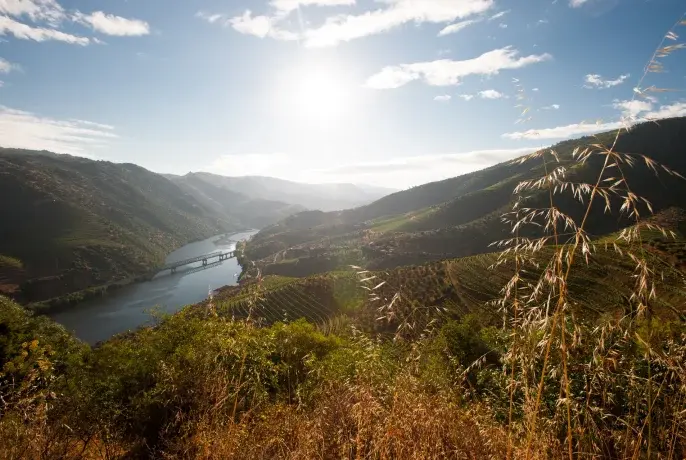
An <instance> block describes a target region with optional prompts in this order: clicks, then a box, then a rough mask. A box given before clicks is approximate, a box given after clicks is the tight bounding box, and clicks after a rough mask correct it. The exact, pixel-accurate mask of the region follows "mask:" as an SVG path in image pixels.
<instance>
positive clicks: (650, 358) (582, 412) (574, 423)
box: [498, 16, 686, 460]
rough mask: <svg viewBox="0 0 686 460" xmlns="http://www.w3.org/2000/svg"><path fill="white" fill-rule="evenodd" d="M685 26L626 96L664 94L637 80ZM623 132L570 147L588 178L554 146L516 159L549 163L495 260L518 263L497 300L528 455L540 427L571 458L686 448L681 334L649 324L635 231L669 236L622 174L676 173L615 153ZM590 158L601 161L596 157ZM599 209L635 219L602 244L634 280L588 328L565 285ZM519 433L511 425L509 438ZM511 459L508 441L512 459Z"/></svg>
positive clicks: (668, 453)
mask: <svg viewBox="0 0 686 460" xmlns="http://www.w3.org/2000/svg"><path fill="white" fill-rule="evenodd" d="M684 24H685V22H684V21H683V16H682V17H681V18H680V19H679V21H677V23H676V24H675V25H674V26H673V27H672V28H671V29H670V30H669V31H668V33H667V34H666V35H665V37H664V38H663V40H662V42H661V43H660V45H659V46H658V48H657V49H656V51H655V53H654V55H653V56H652V57H651V59H650V60H649V63H648V65H647V66H646V69H645V72H644V75H643V76H642V77H641V79H640V81H639V83H638V85H637V88H636V90H635V91H634V98H637V97H639V98H645V97H654V96H653V95H655V94H658V93H661V92H664V91H665V90H662V89H659V88H655V87H652V86H650V87H645V88H644V87H643V84H644V81H645V80H646V78H647V76H648V74H649V73H651V72H659V71H661V70H662V69H663V65H662V63H661V59H663V58H665V57H666V56H668V55H669V54H671V53H673V52H674V51H677V50H678V49H681V48H682V47H683V45H665V42H666V41H668V40H674V41H676V40H678V35H677V32H678V28H679V27H681V26H683V25H684ZM522 98H523V96H522ZM527 111H528V110H527V109H525V110H524V113H526V112H527ZM524 113H523V114H522V115H524ZM633 122H634V120H625V124H626V128H625V129H624V130H630V129H631V126H630V125H631V123H633ZM621 132H622V130H618V131H617V134H616V136H615V138H614V142H613V143H612V144H611V145H606V144H603V143H602V142H598V143H595V144H591V145H589V146H588V147H587V148H585V149H577V150H576V151H575V152H574V155H573V157H574V159H575V161H576V162H577V164H579V165H587V164H600V165H601V166H600V168H599V170H598V171H597V180H596V181H595V182H594V183H574V182H570V181H568V180H567V179H566V175H567V171H568V168H566V167H565V166H562V165H561V164H560V158H559V157H558V155H557V153H556V152H555V151H553V150H549V151H546V150H540V151H538V152H535V153H534V154H532V155H529V156H527V157H525V158H523V159H521V160H519V161H521V162H525V161H533V160H538V161H541V162H542V164H543V167H544V171H545V175H544V176H543V177H541V178H539V179H537V180H530V181H524V182H521V183H520V184H519V186H518V187H517V188H516V189H515V194H516V195H517V196H518V198H519V200H518V201H517V203H516V205H515V207H514V209H513V211H512V213H510V214H509V215H507V216H505V218H504V220H505V222H507V223H508V224H509V225H511V226H512V233H513V237H512V238H511V239H508V240H505V241H502V242H500V243H498V244H499V246H500V247H502V248H503V249H504V252H503V253H502V254H501V258H500V260H499V262H498V264H502V263H505V262H506V261H507V262H510V263H512V262H514V265H515V267H516V270H515V273H514V275H513V277H512V278H511V280H510V281H509V283H508V284H507V285H506V286H505V288H504V289H503V297H502V299H501V302H500V305H501V307H502V310H503V314H504V318H505V324H506V327H507V328H508V329H509V330H510V333H511V336H512V347H511V348H510V350H509V353H508V354H507V356H506V362H507V363H508V368H509V372H508V374H509V401H510V402H509V404H510V409H509V426H510V430H514V429H515V420H514V417H513V413H514V412H515V410H517V409H523V413H524V416H523V423H524V426H525V431H526V444H527V448H526V452H527V453H526V458H532V457H534V456H535V455H534V448H533V444H534V440H535V439H536V436H537V435H538V433H539V432H540V430H541V429H544V428H545V429H550V430H552V431H553V432H556V433H558V434H559V438H560V439H563V440H564V444H565V445H566V453H565V458H569V459H570V460H571V459H573V458H580V457H606V458H607V457H609V458H632V459H633V458H653V457H657V458H670V459H671V458H682V457H683V456H684V455H686V452H685V451H684V448H685V447H684V446H685V445H686V410H684V408H685V407H686V405H684V394H686V366H685V365H684V360H683V358H684V350H685V349H686V347H685V346H684V343H685V341H686V337H684V335H683V334H680V333H679V332H676V333H671V331H665V330H664V329H662V328H661V327H660V322H659V321H657V320H655V316H654V308H653V304H654V303H655V302H656V301H657V297H658V295H659V294H658V293H657V291H656V280H657V279H658V278H659V276H660V272H659V270H657V269H656V268H655V267H654V266H652V265H651V264H650V258H649V257H648V255H647V251H646V247H645V244H644V241H643V239H642V235H643V233H644V229H649V230H651V231H657V232H660V233H662V235H664V236H665V237H668V236H674V235H673V233H671V232H670V231H669V230H666V229H663V228H660V227H659V226H658V225H656V224H655V223H653V222H651V221H649V220H646V219H647V218H649V217H651V215H652V214H653V210H652V207H651V204H650V201H649V200H648V199H647V198H645V197H641V196H638V195H636V194H635V193H634V192H633V191H632V188H631V185H630V184H629V183H628V182H627V179H626V174H625V172H626V170H627V169H629V168H634V167H640V166H643V167H645V168H646V169H647V170H648V172H649V173H654V174H656V175H658V174H668V175H673V176H679V177H681V176H680V175H679V174H678V173H676V172H674V171H672V170H671V169H669V167H667V166H666V165H660V164H657V163H656V162H655V161H653V160H652V159H650V158H648V157H646V156H643V155H631V154H626V153H622V152H619V151H617V150H616V149H615V146H616V145H617V140H618V139H619V136H620V134H621ZM595 158H600V162H599V163H595V162H593V163H592V160H593V159H595ZM541 194H545V195H547V196H548V198H549V206H548V207H544V208H528V207H527V205H526V203H527V200H528V198H529V197H530V196H532V195H539V196H540V195H541ZM563 194H571V195H572V196H573V197H574V199H576V200H578V201H579V202H581V203H582V204H584V205H585V209H586V210H585V213H584V214H583V217H581V218H580V219H578V220H575V219H574V218H573V217H572V216H569V215H566V214H564V213H563V212H562V211H561V210H560V209H559V208H558V207H557V206H556V201H557V199H558V197H559V196H560V195H563ZM616 203H618V205H617V206H616V205H615V204H616ZM595 206H602V207H603V208H604V212H605V213H608V214H612V213H613V212H615V213H618V214H620V215H624V216H628V217H629V218H630V219H632V220H633V221H634V222H635V225H634V226H632V227H629V228H626V229H625V230H624V231H622V232H621V233H620V234H619V235H618V236H616V237H615V238H613V239H612V241H610V242H609V246H610V247H611V248H613V249H614V250H615V252H616V257H622V258H628V259H629V260H630V261H631V262H632V263H633V265H634V267H635V268H634V275H633V276H634V280H635V284H634V289H633V293H632V295H631V297H630V299H628V305H626V307H628V308H627V310H628V311H630V313H629V314H628V315H626V316H624V317H621V318H615V317H609V318H606V319H605V320H604V321H600V322H598V323H596V324H593V325H588V324H584V323H583V320H582V319H581V318H578V317H577V316H576V315H575V314H574V311H575V309H574V307H575V304H576V303H577V302H576V300H575V299H574V298H573V296H572V295H571V294H570V290H569V285H568V281H569V280H570V276H571V274H572V268H573V267H574V262H575V260H576V259H583V260H585V261H586V263H588V261H589V258H590V257H591V256H592V255H593V254H594V253H595V251H596V246H595V243H594V241H593V239H592V237H591V236H590V235H589V234H588V233H587V232H586V225H587V222H588V219H589V216H590V215H591V210H592V208H593V207H595ZM617 208H618V209H617ZM528 226H531V227H536V228H537V229H540V230H542V231H543V233H544V235H543V236H541V237H539V238H534V239H529V238H522V237H520V236H519V235H520V231H521V230H522V229H523V228H525V227H528ZM551 245H552V247H553V248H554V252H553V255H552V256H551V257H550V259H549V260H548V261H547V262H544V263H543V265H540V264H539V263H538V261H537V259H536V257H535V256H536V255H537V254H539V253H540V252H541V251H542V250H543V248H544V247H548V246H551ZM541 268H542V269H543V270H542V274H541V276H540V278H539V279H538V280H536V281H534V282H531V281H527V280H526V277H525V275H524V274H525V273H526V272H527V271H531V270H540V269H541ZM588 350H591V351H590V353H588ZM515 438H516V437H515V436H514V434H512V433H511V435H510V436H509V439H510V443H511V444H512V443H513V442H514V439H515ZM513 455H514V454H513V446H512V445H510V447H509V448H508V457H512V456H513Z"/></svg>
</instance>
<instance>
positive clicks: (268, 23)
mask: <svg viewBox="0 0 686 460" xmlns="http://www.w3.org/2000/svg"><path fill="white" fill-rule="evenodd" d="M275 23H276V20H275V19H273V18H270V17H267V16H253V14H252V12H251V11H250V10H246V11H245V13H243V15H242V16H236V17H234V18H231V19H229V20H228V21H226V24H228V25H230V26H231V27H233V29H234V30H236V31H237V32H240V33H242V34H246V35H254V36H255V37H259V38H265V37H271V38H274V39H276V40H285V41H290V40H298V39H299V36H298V34H296V33H293V32H289V31H287V30H282V29H279V28H278V27H276V25H275Z"/></svg>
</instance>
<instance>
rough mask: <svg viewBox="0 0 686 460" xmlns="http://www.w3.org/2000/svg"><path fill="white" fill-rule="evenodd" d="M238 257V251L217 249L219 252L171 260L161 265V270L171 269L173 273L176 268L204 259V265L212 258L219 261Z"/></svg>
mask: <svg viewBox="0 0 686 460" xmlns="http://www.w3.org/2000/svg"><path fill="white" fill-rule="evenodd" d="M234 257H236V251H228V252H223V251H217V252H212V253H210V254H204V255H202V256H196V257H191V258H190V259H184V260H177V261H176V262H170V263H168V264H167V265H165V266H164V267H161V268H160V269H159V271H160V272H163V271H165V270H171V272H172V273H175V272H176V269H177V268H179V267H182V266H184V265H189V264H193V263H195V262H200V261H202V264H203V266H205V265H207V264H208V261H209V260H212V259H217V262H221V261H222V260H227V259H231V258H234Z"/></svg>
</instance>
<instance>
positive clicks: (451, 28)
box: [438, 19, 480, 37]
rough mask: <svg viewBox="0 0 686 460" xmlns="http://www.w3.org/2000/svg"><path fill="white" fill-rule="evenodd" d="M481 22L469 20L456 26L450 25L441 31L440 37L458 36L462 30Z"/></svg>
mask: <svg viewBox="0 0 686 460" xmlns="http://www.w3.org/2000/svg"><path fill="white" fill-rule="evenodd" d="M479 21H480V20H479V19H468V20H466V21H461V22H456V23H455V24H450V25H449V26H447V27H444V28H443V29H441V31H440V32H438V36H439V37H443V36H445V35H450V34H456V33H457V32H459V31H461V30H462V29H464V28H466V27H469V26H471V25H472V24H476V23H477V22H479Z"/></svg>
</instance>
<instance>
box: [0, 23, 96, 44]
mask: <svg viewBox="0 0 686 460" xmlns="http://www.w3.org/2000/svg"><path fill="white" fill-rule="evenodd" d="M8 34H9V35H13V36H14V37H15V38H18V39H20V40H33V41H37V42H45V41H51V40H52V41H60V42H65V43H69V44H72V45H81V46H86V45H88V44H89V43H90V39H88V38H87V37H79V36H77V35H71V34H68V33H65V32H61V31H59V30H55V29H47V28H43V27H31V26H29V25H26V24H23V23H21V22H17V21H15V20H14V19H12V18H10V17H8V16H0V35H8Z"/></svg>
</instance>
